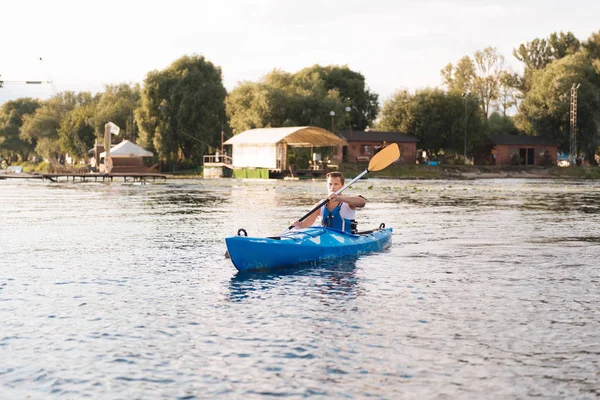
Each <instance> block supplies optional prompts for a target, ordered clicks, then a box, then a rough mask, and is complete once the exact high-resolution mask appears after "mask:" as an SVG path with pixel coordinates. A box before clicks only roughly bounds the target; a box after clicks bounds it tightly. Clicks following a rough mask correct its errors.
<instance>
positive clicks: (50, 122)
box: [20, 92, 93, 159]
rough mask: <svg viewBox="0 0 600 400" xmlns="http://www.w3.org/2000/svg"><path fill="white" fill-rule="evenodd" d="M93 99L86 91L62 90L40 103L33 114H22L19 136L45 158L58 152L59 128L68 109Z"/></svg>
mask: <svg viewBox="0 0 600 400" xmlns="http://www.w3.org/2000/svg"><path fill="white" fill-rule="evenodd" d="M92 101H93V96H92V95H91V94H90V93H88V92H82V93H74V92H62V93H59V94H57V95H56V96H54V97H52V98H51V99H49V100H46V101H44V102H42V103H41V107H39V108H38V109H37V110H36V111H35V113H34V114H30V115H25V116H23V126H22V127H21V133H20V138H21V139H22V140H25V141H27V142H28V143H31V144H32V145H33V146H35V151H36V152H37V153H38V154H39V155H42V156H44V157H45V158H48V159H51V158H54V157H55V156H56V155H57V154H60V152H61V150H60V145H59V142H58V138H59V133H58V131H59V128H60V125H61V123H62V120H63V119H64V118H65V117H66V116H67V114H68V113H69V111H71V110H73V109H74V108H75V107H77V106H78V105H84V104H87V103H89V102H92Z"/></svg>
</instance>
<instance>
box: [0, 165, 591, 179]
mask: <svg viewBox="0 0 600 400" xmlns="http://www.w3.org/2000/svg"><path fill="white" fill-rule="evenodd" d="M15 165H17V164H15ZM18 165H20V166H21V167H23V173H24V174H36V173H38V174H39V173H44V172H47V171H48V163H45V162H42V163H35V164H34V163H30V162H25V163H20V164H18ZM366 168H367V165H366V164H365V165H362V164H356V163H344V164H342V165H340V171H341V172H342V173H343V174H344V176H346V178H347V179H351V178H353V177H355V176H356V175H358V174H359V173H361V172H362V171H364V170H365V169H366ZM4 173H5V172H4V171H2V170H0V174H4ZM163 173H164V174H165V175H167V176H169V178H170V179H204V178H203V177H202V169H201V168H196V169H193V170H189V171H173V172H169V171H165V172H163ZM367 178H386V179H412V180H435V179H448V180H451V179H457V180H461V179H463V180H473V179H503V178H506V179H515V178H516V179H582V180H585V179H591V180H594V179H600V168H599V167H590V166H577V167H557V166H552V167H538V166H527V167H525V166H503V167H496V166H480V165H439V166H427V165H391V166H389V167H387V168H386V169H384V170H382V171H379V172H370V173H369V175H368V176H367ZM301 179H321V178H313V177H306V178H301Z"/></svg>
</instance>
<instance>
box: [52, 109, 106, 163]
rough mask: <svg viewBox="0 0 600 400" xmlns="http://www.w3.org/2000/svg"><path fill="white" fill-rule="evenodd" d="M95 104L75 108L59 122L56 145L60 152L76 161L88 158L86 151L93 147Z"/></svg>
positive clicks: (94, 137)
mask: <svg viewBox="0 0 600 400" xmlns="http://www.w3.org/2000/svg"><path fill="white" fill-rule="evenodd" d="M96 106H97V104H96V102H94V101H90V102H89V103H87V104H82V105H78V106H76V107H75V108H74V109H72V110H71V111H69V112H68V113H67V115H66V116H65V117H64V118H63V119H62V120H61V122H60V127H59V129H58V144H59V146H60V149H61V151H63V152H65V153H68V154H70V155H72V156H73V157H74V158H76V159H79V160H81V159H86V158H88V149H90V148H91V147H92V146H93V145H94V139H96V135H95V132H94V116H95V112H96Z"/></svg>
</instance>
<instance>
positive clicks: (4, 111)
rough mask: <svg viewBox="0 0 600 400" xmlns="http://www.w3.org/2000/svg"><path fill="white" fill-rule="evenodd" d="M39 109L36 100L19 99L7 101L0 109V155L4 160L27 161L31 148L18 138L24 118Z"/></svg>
mask: <svg viewBox="0 0 600 400" xmlns="http://www.w3.org/2000/svg"><path fill="white" fill-rule="evenodd" d="M39 107H40V103H39V102H38V101H37V100H34V99H30V98H21V99H17V100H12V101H8V102H6V103H4V104H2V107H0V155H3V156H4V157H6V158H12V157H15V156H16V157H17V159H18V160H19V161H24V160H26V159H27V157H28V155H29V153H30V152H31V151H32V150H33V146H31V144H30V143H28V142H27V141H25V140H23V139H21V138H20V137H19V135H20V133H21V126H23V120H24V116H28V115H31V114H34V113H35V110H37V109H38V108H39Z"/></svg>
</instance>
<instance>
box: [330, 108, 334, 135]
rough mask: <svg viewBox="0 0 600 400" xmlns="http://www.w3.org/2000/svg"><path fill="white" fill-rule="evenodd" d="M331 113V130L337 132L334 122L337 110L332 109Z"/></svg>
mask: <svg viewBox="0 0 600 400" xmlns="http://www.w3.org/2000/svg"><path fill="white" fill-rule="evenodd" d="M329 115H331V132H333V133H335V130H334V124H333V120H334V119H335V111H331V112H330V113H329Z"/></svg>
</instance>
